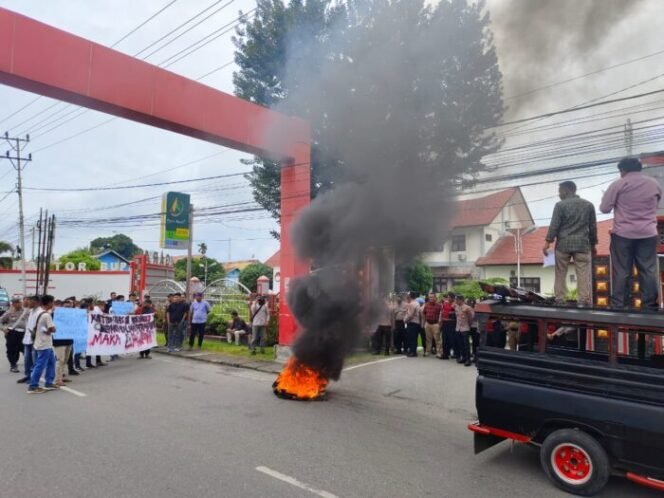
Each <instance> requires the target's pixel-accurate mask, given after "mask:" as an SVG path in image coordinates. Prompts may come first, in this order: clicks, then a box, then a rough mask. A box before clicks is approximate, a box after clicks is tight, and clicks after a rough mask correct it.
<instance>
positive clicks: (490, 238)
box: [484, 233, 493, 242]
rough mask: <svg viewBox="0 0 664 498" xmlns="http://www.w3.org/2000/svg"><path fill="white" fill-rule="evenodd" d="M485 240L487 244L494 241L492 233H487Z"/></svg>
mask: <svg viewBox="0 0 664 498" xmlns="http://www.w3.org/2000/svg"><path fill="white" fill-rule="evenodd" d="M484 240H486V241H487V242H491V241H492V240H493V236H492V235H491V234H490V233H485V234H484Z"/></svg>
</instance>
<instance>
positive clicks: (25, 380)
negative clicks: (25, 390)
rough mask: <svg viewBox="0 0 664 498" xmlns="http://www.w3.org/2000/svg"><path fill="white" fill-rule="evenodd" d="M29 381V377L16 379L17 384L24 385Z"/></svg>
mask: <svg viewBox="0 0 664 498" xmlns="http://www.w3.org/2000/svg"><path fill="white" fill-rule="evenodd" d="M29 380H30V377H23V378H21V379H18V380H17V381H16V383H17V384H25V383H26V382H28V381H29Z"/></svg>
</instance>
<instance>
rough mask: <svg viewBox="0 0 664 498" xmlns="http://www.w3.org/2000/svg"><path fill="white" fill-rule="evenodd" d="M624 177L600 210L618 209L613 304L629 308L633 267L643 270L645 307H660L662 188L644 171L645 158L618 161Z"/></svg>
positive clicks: (613, 253) (613, 234)
mask: <svg viewBox="0 0 664 498" xmlns="http://www.w3.org/2000/svg"><path fill="white" fill-rule="evenodd" d="M618 169H619V170H620V179H619V180H616V181H615V182H613V183H612V184H611V185H610V186H609V188H608V190H607V191H606V192H605V193H604V197H603V198H602V203H601V204H600V207H599V209H600V211H601V212H602V213H610V212H611V210H613V211H614V218H613V229H612V230H611V287H612V289H611V307H612V308H616V309H620V308H624V307H625V300H626V297H627V291H628V281H629V278H630V276H631V274H632V268H633V267H634V266H635V265H636V269H637V270H638V272H639V280H640V287H641V292H642V294H643V309H646V310H657V295H658V288H657V286H658V283H657V206H658V204H659V202H660V200H661V199H662V187H660V185H659V183H658V182H657V180H655V179H654V178H651V177H649V176H646V175H644V174H643V173H641V170H642V169H643V166H642V164H641V161H639V160H638V159H636V158H633V157H626V158H625V159H622V160H621V161H620V162H619V163H618Z"/></svg>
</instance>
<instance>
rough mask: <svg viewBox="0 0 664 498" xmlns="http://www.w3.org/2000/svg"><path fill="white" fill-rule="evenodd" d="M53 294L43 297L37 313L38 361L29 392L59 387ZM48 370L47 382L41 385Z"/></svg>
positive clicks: (36, 349)
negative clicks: (54, 339) (57, 380)
mask: <svg viewBox="0 0 664 498" xmlns="http://www.w3.org/2000/svg"><path fill="white" fill-rule="evenodd" d="M53 301H54V299H53V296H49V295H45V296H42V298H41V309H42V310H41V312H40V313H39V315H37V320H36V325H35V339H34V349H35V351H36V352H37V361H36V362H35V366H34V368H33V369H32V374H31V375H30V387H29V388H28V391H27V392H28V394H40V393H43V392H46V391H56V390H58V387H57V386H56V385H55V384H54V383H53V381H54V380H55V352H54V351H53V333H54V332H55V325H53V317H51V313H50V311H51V310H52V309H53ZM44 370H46V384H45V385H44V387H39V379H40V378H41V375H42V373H43V372H44Z"/></svg>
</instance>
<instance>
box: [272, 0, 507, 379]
mask: <svg viewBox="0 0 664 498" xmlns="http://www.w3.org/2000/svg"><path fill="white" fill-rule="evenodd" d="M427 3H428V2H424V1H423V0H392V1H389V0H363V1H356V2H353V4H352V6H351V7H349V8H348V11H347V12H346V13H345V14H344V15H342V16H341V19H340V21H339V22H338V25H337V28H336V29H335V30H333V34H332V36H331V37H330V39H329V40H328V41H327V43H325V44H324V48H323V52H322V53H320V54H318V56H316V57H313V58H311V57H309V58H307V59H306V60H305V59H303V58H301V57H298V53H297V48H296V47H293V48H292V49H291V50H292V54H291V63H290V65H289V67H288V70H287V75H288V80H289V83H288V84H287V85H286V88H289V89H294V90H291V91H289V95H288V97H287V99H286V100H285V101H284V102H283V104H282V105H281V106H280V107H279V108H278V109H280V110H282V111H284V112H288V113H297V114H300V115H302V116H304V117H306V118H307V119H309V121H310V122H311V124H312V129H313V130H314V140H315V145H316V146H317V148H318V150H319V151H320V154H321V155H323V156H325V157H326V158H334V159H335V160H336V169H337V171H338V175H337V181H336V184H335V186H334V188H333V189H331V190H330V191H327V192H325V193H323V194H321V195H319V196H317V197H316V198H315V199H314V200H313V202H312V203H311V205H310V206H309V207H308V208H306V209H305V210H303V212H302V213H301V214H300V216H299V218H298V219H297V220H296V222H295V223H294V225H293V228H292V233H291V236H292V240H293V243H294V246H295V249H296V251H297V253H298V255H299V257H301V258H305V259H310V260H312V262H313V264H314V267H316V268H318V270H316V271H314V272H312V273H311V274H310V275H309V276H306V277H303V278H300V279H297V280H296V281H294V282H292V283H291V284H290V290H289V294H288V296H287V299H288V303H289V305H290V307H291V310H292V311H293V313H294V315H295V317H296V318H297V321H298V323H299V325H300V326H301V329H302V330H301V331H300V332H299V336H298V339H297V340H296V342H295V344H294V346H293V352H294V354H295V356H296V358H297V359H298V360H300V361H302V362H304V363H306V364H307V365H309V366H311V367H313V368H316V369H318V370H320V371H322V372H323V374H324V375H326V376H328V377H329V378H332V379H337V378H338V377H339V375H340V373H341V368H342V366H343V361H344V358H345V357H346V355H347V354H348V353H349V352H350V351H351V350H352V349H353V347H354V346H355V345H356V343H357V341H358V339H359V337H360V336H361V333H362V331H363V330H364V329H365V328H368V327H370V326H371V325H372V323H373V322H374V321H375V313H373V311H372V310H376V309H377V310H379V309H380V308H381V305H382V304H383V303H382V299H383V297H384V296H374V297H375V301H376V302H367V300H366V295H365V294H366V293H365V292H364V288H362V285H361V283H360V281H361V278H360V272H361V271H362V269H363V268H364V266H365V263H366V259H367V257H368V256H369V254H370V253H372V252H373V251H375V250H380V249H382V248H389V249H390V250H392V251H394V252H395V253H396V254H398V255H399V258H401V259H402V260H408V259H409V258H413V257H415V256H418V255H419V254H421V253H422V252H424V251H427V250H433V249H434V248H437V247H440V245H441V244H442V242H443V240H444V239H445V236H446V232H447V229H448V226H449V221H450V219H451V217H452V216H453V214H454V213H453V212H452V209H451V204H450V200H451V195H452V184H453V183H454V181H456V180H458V179H459V178H460V177H461V176H462V175H464V174H467V173H469V172H470V173H473V172H476V171H478V170H480V169H481V168H482V165H481V157H482V156H483V155H485V154H486V153H488V152H490V151H492V150H495V148H496V147H497V145H498V142H497V140H496V138H495V136H493V135H491V134H489V133H485V132H484V131H483V130H485V129H486V128H488V127H489V126H491V125H493V124H495V123H497V122H498V121H499V120H500V118H501V116H502V110H503V108H502V101H501V91H502V88H501V82H500V72H499V70H498V67H497V59H496V55H495V52H494V50H493V46H492V45H491V41H490V34H489V33H488V32H487V29H486V25H487V23H488V19H487V18H486V17H484V14H483V13H482V5H481V3H480V4H474V5H468V4H467V3H466V2H465V1H459V0H448V1H445V0H443V1H441V2H439V3H438V4H436V6H435V7H427V6H426V4H427ZM301 45H302V40H301V36H300V37H299V38H298V46H301Z"/></svg>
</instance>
